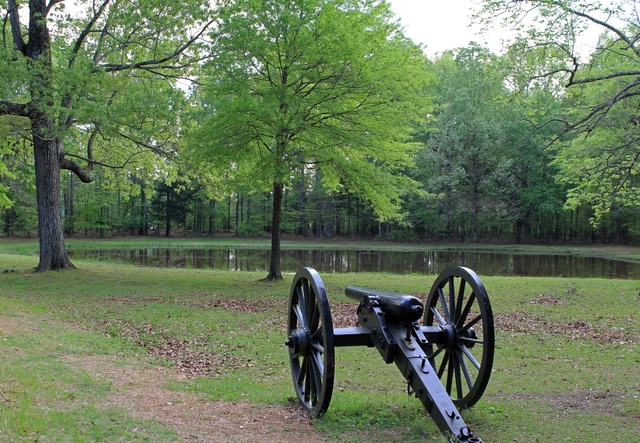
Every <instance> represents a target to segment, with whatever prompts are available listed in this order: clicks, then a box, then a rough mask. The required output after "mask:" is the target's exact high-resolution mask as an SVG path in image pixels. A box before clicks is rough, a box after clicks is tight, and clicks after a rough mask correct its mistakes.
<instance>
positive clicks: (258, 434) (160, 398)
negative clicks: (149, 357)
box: [0, 313, 326, 443]
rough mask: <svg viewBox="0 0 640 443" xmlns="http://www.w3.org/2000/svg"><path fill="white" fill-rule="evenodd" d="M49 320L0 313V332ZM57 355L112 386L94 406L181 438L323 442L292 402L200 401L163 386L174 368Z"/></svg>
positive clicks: (176, 373) (42, 327)
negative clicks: (161, 427) (111, 409)
mask: <svg viewBox="0 0 640 443" xmlns="http://www.w3.org/2000/svg"><path fill="white" fill-rule="evenodd" d="M53 323H54V322H51V321H50V320H49V321H46V322H44V323H43V321H42V320H41V319H38V318H37V317H36V316H33V315H30V314H24V313H21V314H20V315H19V316H15V317H12V316H7V315H1V314H0V335H4V336H9V335H13V334H20V333H24V332H28V333H36V334H49V333H50V331H49V330H48V328H49V327H51V326H52V325H53ZM64 327H69V325H66V324H65V326H64ZM61 359H62V360H63V361H64V362H65V363H66V364H67V365H69V366H70V367H74V368H76V369H81V370H83V371H84V372H86V374H87V376H89V377H90V378H91V379H95V380H97V381H100V382H101V383H106V384H108V385H109V386H110V387H111V389H110V390H109V392H108V393H107V395H106V396H105V397H104V399H103V403H102V404H96V405H95V406H98V407H118V408H124V409H125V410H126V411H127V412H128V413H129V414H130V415H131V416H133V417H135V418H141V419H148V420H156V421H158V422H161V423H163V424H165V425H166V426H168V427H170V428H172V429H173V430H174V431H175V432H176V433H177V435H178V441H179V442H180V443H190V442H202V443H222V442H224V443H227V442H233V443H236V442H237V443H243V442H247V443H249V442H251V443H267V442H268V443H272V442H279V443H323V442H326V439H325V438H324V436H323V435H322V434H320V433H319V432H317V431H316V430H315V428H314V427H313V425H312V423H311V421H310V419H309V418H308V417H307V416H306V414H305V412H304V411H303V410H302V409H301V408H299V407H297V406H295V405H291V406H286V405H266V404H262V403H251V402H222V401H204V400H202V399H201V398H200V397H199V396H197V395H195V394H191V393H187V392H180V391H175V390H171V389H169V388H168V386H169V385H170V383H171V382H172V381H181V380H185V378H186V376H185V375H184V373H182V372H181V371H180V370H179V369H176V368H167V367H161V366H155V365H152V364H149V363H146V362H142V361H139V360H136V359H133V358H130V357H123V356H98V355H77V354H74V355H71V354H66V355H63V356H62V357H61Z"/></svg>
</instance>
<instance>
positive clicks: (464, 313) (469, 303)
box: [456, 292, 476, 329]
mask: <svg viewBox="0 0 640 443" xmlns="http://www.w3.org/2000/svg"><path fill="white" fill-rule="evenodd" d="M475 300H476V293H475V292H472V293H471V295H470V296H469V300H467V304H466V305H465V306H464V311H462V313H461V314H460V316H459V317H458V321H457V322H456V328H458V329H460V328H461V327H462V325H464V322H465V321H466V320H467V316H468V315H469V312H471V308H472V307H473V302H474V301H475Z"/></svg>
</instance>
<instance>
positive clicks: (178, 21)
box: [0, 0, 208, 271]
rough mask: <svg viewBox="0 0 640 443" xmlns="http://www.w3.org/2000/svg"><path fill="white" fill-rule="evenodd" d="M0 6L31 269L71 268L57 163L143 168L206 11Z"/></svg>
mask: <svg viewBox="0 0 640 443" xmlns="http://www.w3.org/2000/svg"><path fill="white" fill-rule="evenodd" d="M0 5H1V6H0V10H2V11H3V16H4V17H5V22H4V23H5V26H3V34H2V38H3V39H2V42H3V44H2V47H1V48H0V78H2V82H1V84H0V115H13V116H17V117H23V118H26V119H28V120H29V122H30V136H31V140H30V142H31V143H32V145H33V153H34V161H35V177H36V196H37V207H38V236H39V240H40V262H39V264H38V267H37V269H36V270H37V271H47V270H50V269H66V268H72V267H73V264H72V263H71V261H70V260H69V258H68V256H67V253H66V248H65V244H64V237H63V227H62V218H61V211H60V203H61V202H60V172H61V170H64V169H66V170H70V171H72V172H73V173H74V174H75V175H77V176H78V177H79V178H80V179H81V180H82V181H83V182H90V181H91V180H92V179H91V171H92V169H93V168H94V166H95V165H96V164H104V165H105V166H112V167H114V166H115V167H118V168H124V167H125V166H127V165H133V164H134V163H140V164H136V165H135V166H137V167H144V165H145V163H146V165H149V164H150V163H154V162H155V163H156V164H157V163H158V162H157V159H158V158H159V156H163V155H165V154H166V153H167V151H169V150H170V146H169V143H171V141H172V140H173V138H174V136H175V132H176V128H177V125H176V124H175V123H176V120H175V116H174V114H175V111H176V108H177V106H178V102H179V99H180V96H181V94H179V91H177V90H176V89H175V88H174V87H173V85H172V83H173V82H174V81H175V79H176V78H177V77H178V76H180V75H182V73H183V71H184V68H185V67H186V66H188V65H189V64H190V63H191V62H192V61H193V58H194V57H195V54H194V52H193V51H191V50H192V49H193V47H194V44H195V42H196V41H197V40H198V38H199V36H200V35H201V34H202V32H204V30H205V29H206V28H207V26H208V24H207V23H206V20H207V19H208V12H207V8H206V7H204V6H202V4H201V3H200V2H197V1H193V0H187V1H182V2H171V1H167V0H125V1H120V2H116V1H114V0H103V1H102V2H86V3H83V4H81V5H80V9H79V10H76V11H75V12H74V13H73V14H71V13H66V12H65V10H64V6H65V2H64V0H49V1H48V2H47V1H46V0H28V2H27V1H24V2H20V1H18V0H5V1H3V2H2V3H1V4H0ZM25 12H26V15H27V20H26V21H25V22H24V23H23V22H22V21H21V18H22V17H23V16H24V14H23V13H25ZM7 19H8V22H9V26H6V24H7ZM141 165H142V166H141Z"/></svg>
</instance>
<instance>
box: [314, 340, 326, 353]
mask: <svg viewBox="0 0 640 443" xmlns="http://www.w3.org/2000/svg"><path fill="white" fill-rule="evenodd" d="M311 346H312V347H313V349H315V350H316V351H318V352H319V353H320V354H324V346H322V343H320V342H319V341H313V342H312V343H311Z"/></svg>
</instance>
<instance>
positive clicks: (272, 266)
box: [264, 183, 284, 281]
mask: <svg viewBox="0 0 640 443" xmlns="http://www.w3.org/2000/svg"><path fill="white" fill-rule="evenodd" d="M283 190H284V184H283V183H274V184H273V217H272V224H271V261H270V262H269V275H267V277H266V278H265V279H264V280H265V281H274V280H282V273H281V272H280V223H281V221H282V197H283Z"/></svg>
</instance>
